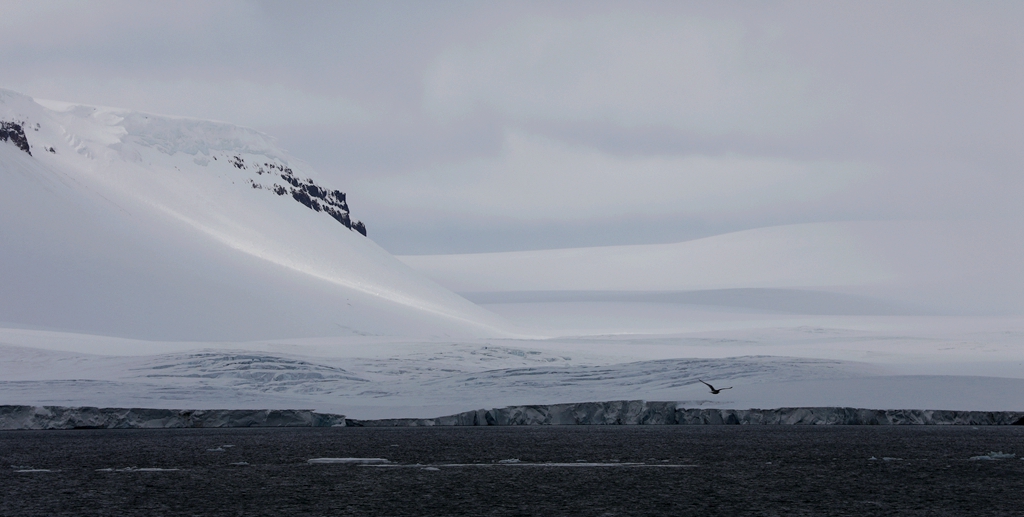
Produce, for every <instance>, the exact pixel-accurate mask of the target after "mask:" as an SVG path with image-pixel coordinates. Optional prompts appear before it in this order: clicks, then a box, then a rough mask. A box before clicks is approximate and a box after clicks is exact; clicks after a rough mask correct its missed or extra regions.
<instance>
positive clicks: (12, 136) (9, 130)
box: [0, 120, 32, 156]
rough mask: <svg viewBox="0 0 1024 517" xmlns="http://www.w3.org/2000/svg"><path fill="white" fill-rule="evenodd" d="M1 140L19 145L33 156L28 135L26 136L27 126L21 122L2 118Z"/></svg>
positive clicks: (0, 127) (0, 125)
mask: <svg viewBox="0 0 1024 517" xmlns="http://www.w3.org/2000/svg"><path fill="white" fill-rule="evenodd" d="M0 142H11V143H12V144H14V145H16V146H18V149H21V150H22V151H25V152H26V153H28V155H29V156H32V150H31V149H30V148H29V145H28V137H27V136H25V128H24V127H23V124H21V123H18V122H5V121H2V120H0Z"/></svg>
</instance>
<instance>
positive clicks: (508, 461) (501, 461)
mask: <svg viewBox="0 0 1024 517" xmlns="http://www.w3.org/2000/svg"><path fill="white" fill-rule="evenodd" d="M498 463H519V458H509V459H507V460H498Z"/></svg>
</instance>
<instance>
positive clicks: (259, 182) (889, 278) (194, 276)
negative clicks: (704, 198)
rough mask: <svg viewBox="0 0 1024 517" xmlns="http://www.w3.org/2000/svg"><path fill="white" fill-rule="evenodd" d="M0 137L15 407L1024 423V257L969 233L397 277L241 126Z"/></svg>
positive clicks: (6, 102) (807, 229)
mask: <svg viewBox="0 0 1024 517" xmlns="http://www.w3.org/2000/svg"><path fill="white" fill-rule="evenodd" d="M0 122H4V123H5V125H4V126H3V132H0V182H2V185H0V187H2V188H0V271H3V272H4V273H3V274H2V275H0V399H2V400H3V401H4V403H5V404H46V405H87V406H108V407H109V406H116V407H132V406H134V407H153V408H192V409H211V408H282V409H283V408H301V409H315V410H318V411H323V412H333V413H343V414H346V415H347V416H349V417H351V418H389V417H436V416H440V415H446V414H453V413H457V412H461V411H466V410H471V409H478V408H492V407H503V406H508V405H521V404H553V403H562V402H582V401H599V400H622V399H646V400H675V401H680V402H682V403H684V404H688V405H692V406H700V407H727V408H740V409H745V408H751V407H763V408H770V407H780V406H854V407H870V408H880V409H888V408H922V409H927V408H931V409H962V410H1021V409H1024V399H1022V398H1021V396H1020V394H1021V393H1024V346H1022V345H1024V318H1022V317H1020V316H1019V314H1021V313H1022V312H1024V305H1022V297H1021V296H1020V294H1019V293H1020V292H1024V291H1022V289H1021V287H1022V283H1021V273H1020V272H1019V267H1018V266H1019V264H1020V263H1022V262H1021V261H1020V260H1018V259H1021V258H1022V257H1024V254H1021V253H1020V248H1021V243H1019V242H1001V241H1000V242H996V241H995V240H994V239H992V238H990V237H988V236H987V234H986V233H985V232H984V231H978V230H977V229H972V228H970V227H969V226H956V225H947V224H940V223H936V222H911V223H883V222H844V223H816V224H804V225H791V226H780V227H772V228H761V229H754V230H748V231H744V232H736V233H730V234H725V235H719V236H714V237H709V238H706V239H698V240H694V241H688V242H683V243H674V244H658V245H646V246H614V247H605V248H582V249H568V250H541V251H527V252H516V253H491V254H472V255H451V256H420V257H414V256H412V257H410V256H407V257H400V260H399V259H396V258H395V257H393V256H391V255H390V254H388V253H387V252H386V251H384V250H383V249H381V248H380V247H379V246H377V245H376V244H374V242H373V241H372V237H373V223H372V221H369V222H368V224H367V225H366V226H363V225H362V224H360V223H358V221H356V219H355V218H353V217H352V216H351V214H350V213H349V207H348V204H347V200H346V197H345V195H344V193H342V191H341V190H339V189H343V188H344V185H331V184H329V183H330V182H328V181H325V180H323V179H321V178H320V176H318V175H317V174H316V173H315V171H312V170H310V168H309V167H308V166H307V165H305V164H303V163H302V162H301V161H299V160H297V159H295V158H293V157H291V156H289V155H288V154H287V153H286V152H284V151H283V150H281V149H278V148H277V147H276V145H275V144H274V142H273V140H272V139H271V138H270V137H268V136H266V135H263V134H260V133H258V132H256V131H252V130H249V129H245V128H241V127H237V126H232V125H229V124H224V123H219V122H208V121H197V120H191V119H180V118H173V117H162V116H156V115H149V114H143V113H134V112H130V111H127V110H120V109H115V108H100V107H91V106H76V105H69V104H64V103H57V102H48V101H47V102H42V101H40V102H37V101H35V100H33V99H31V98H29V97H26V96H23V95H20V94H16V93H13V92H9V91H5V90H0ZM364 232H365V233H367V234H368V235H369V237H366V236H364V235H363V233H364ZM993 250H994V251H995V252H993ZM1000 275H1001V276H1000ZM456 293H459V294H456ZM698 379H702V380H705V381H708V382H711V383H713V384H715V385H716V386H718V387H727V386H731V387H732V389H730V390H727V391H723V392H722V393H721V394H719V395H712V394H710V393H709V392H708V390H707V388H706V387H705V386H704V385H703V384H701V383H700V382H699V381H698Z"/></svg>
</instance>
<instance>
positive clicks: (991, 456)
mask: <svg viewBox="0 0 1024 517" xmlns="http://www.w3.org/2000/svg"><path fill="white" fill-rule="evenodd" d="M1016 457H1017V455H1016V454H1010V453H1005V452H1002V451H1000V452H996V451H992V452H990V453H988V454H983V455H981V456H971V460H973V461H979V460H981V461H990V460H1009V459H1013V458H1016ZM1021 459H1024V458H1021Z"/></svg>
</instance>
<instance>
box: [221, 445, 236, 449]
mask: <svg viewBox="0 0 1024 517" xmlns="http://www.w3.org/2000/svg"><path fill="white" fill-rule="evenodd" d="M221 447H222V448H224V449H230V448H232V447H234V445H231V444H228V445H221Z"/></svg>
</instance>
